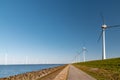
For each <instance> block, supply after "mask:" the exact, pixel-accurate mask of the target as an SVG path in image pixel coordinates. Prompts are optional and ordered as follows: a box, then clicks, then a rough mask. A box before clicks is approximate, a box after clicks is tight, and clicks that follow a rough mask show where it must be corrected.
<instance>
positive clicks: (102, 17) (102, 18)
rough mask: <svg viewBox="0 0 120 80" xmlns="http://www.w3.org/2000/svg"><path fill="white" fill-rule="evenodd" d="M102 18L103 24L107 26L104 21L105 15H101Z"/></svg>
mask: <svg viewBox="0 0 120 80" xmlns="http://www.w3.org/2000/svg"><path fill="white" fill-rule="evenodd" d="M100 16H101V19H102V22H103V24H105V19H104V16H103V14H102V13H101V14H100Z"/></svg>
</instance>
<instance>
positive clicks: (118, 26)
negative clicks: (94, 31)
mask: <svg viewBox="0 0 120 80" xmlns="http://www.w3.org/2000/svg"><path fill="white" fill-rule="evenodd" d="M114 27H120V25H114V26H107V28H114Z"/></svg>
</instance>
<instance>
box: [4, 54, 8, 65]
mask: <svg viewBox="0 0 120 80" xmlns="http://www.w3.org/2000/svg"><path fill="white" fill-rule="evenodd" d="M7 61H8V55H7V53H6V54H5V65H7Z"/></svg>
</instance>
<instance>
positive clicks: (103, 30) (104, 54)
mask: <svg viewBox="0 0 120 80" xmlns="http://www.w3.org/2000/svg"><path fill="white" fill-rule="evenodd" d="M101 17H102V21H103V25H102V26H101V28H102V32H101V35H100V36H99V39H98V41H99V40H100V39H101V37H102V60H104V59H106V46H105V31H106V29H109V28H113V27H120V25H113V26H107V25H106V24H105V21H104V17H103V15H101Z"/></svg>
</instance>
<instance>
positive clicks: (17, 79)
mask: <svg viewBox="0 0 120 80" xmlns="http://www.w3.org/2000/svg"><path fill="white" fill-rule="evenodd" d="M65 66H66V65H62V66H57V67H52V68H46V69H42V70H38V71H32V72H26V73H23V74H18V75H14V76H9V77H5V78H0V80H36V79H39V78H42V77H45V76H47V75H49V74H51V73H54V72H55V71H57V70H59V69H61V68H64V67H65Z"/></svg>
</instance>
